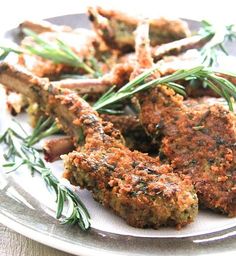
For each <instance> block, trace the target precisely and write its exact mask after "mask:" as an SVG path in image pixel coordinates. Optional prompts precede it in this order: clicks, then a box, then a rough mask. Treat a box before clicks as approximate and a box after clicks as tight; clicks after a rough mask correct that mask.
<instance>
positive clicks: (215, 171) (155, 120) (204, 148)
mask: <svg viewBox="0 0 236 256" xmlns="http://www.w3.org/2000/svg"><path fill="white" fill-rule="evenodd" d="M140 106H141V116H140V118H141V121H142V123H143V125H144V126H145V128H146V130H147V131H148V133H149V134H150V135H152V136H153V137H155V136H157V135H158V136H159V140H160V141H161V156H162V158H164V159H166V160H167V161H169V162H170V163H171V165H172V167H173V168H174V170H175V172H177V173H184V174H187V175H189V177H190V178H191V179H192V181H193V183H194V186H195V189H196V191H197V194H198V198H199V200H200V203H201V205H203V206H204V207H207V208H210V209H214V210H218V211H221V212H223V213H226V214H228V215H229V216H236V171H235V164H236V157H235V156H236V149H235V144H236V136H235V135H236V132H235V122H236V119H235V115H234V114H233V113H231V112H229V111H228V110H227V108H225V107H224V106H223V105H222V104H209V101H208V102H207V104H206V103H205V104H204V103H203V102H202V103H201V104H193V101H190V102H188V101H183V98H182V97H181V96H179V95H176V94H175V93H174V92H173V91H172V90H171V89H167V88H166V87H165V86H159V87H157V88H155V89H152V90H151V91H148V92H144V93H143V94H142V96H140ZM160 136H161V137H160ZM160 138H161V139H160Z"/></svg>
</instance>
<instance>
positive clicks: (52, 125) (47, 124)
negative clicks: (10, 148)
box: [25, 116, 60, 147]
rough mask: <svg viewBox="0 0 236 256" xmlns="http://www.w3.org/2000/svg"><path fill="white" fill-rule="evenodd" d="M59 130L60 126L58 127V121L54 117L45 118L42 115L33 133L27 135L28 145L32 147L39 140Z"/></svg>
mask: <svg viewBox="0 0 236 256" xmlns="http://www.w3.org/2000/svg"><path fill="white" fill-rule="evenodd" d="M58 132H60V128H59V127H58V125H57V123H56V122H55V121H54V119H53V118H51V117H48V118H45V117H43V116H41V117H40V118H39V120H38V122H37V124H36V126H35V128H34V130H33V132H32V134H31V135H30V136H28V137H26V139H25V141H26V142H27V145H28V146H29V147H30V146H33V145H34V144H36V143H37V142H39V141H40V140H42V139H44V138H46V137H48V136H51V135H53V134H56V133H58Z"/></svg>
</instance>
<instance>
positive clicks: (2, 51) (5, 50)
mask: <svg viewBox="0 0 236 256" xmlns="http://www.w3.org/2000/svg"><path fill="white" fill-rule="evenodd" d="M11 52H14V53H16V54H21V53H22V51H20V50H17V49H13V48H10V47H4V46H0V61H1V60H4V59H5V58H6V57H7V56H8V54H9V53H11Z"/></svg>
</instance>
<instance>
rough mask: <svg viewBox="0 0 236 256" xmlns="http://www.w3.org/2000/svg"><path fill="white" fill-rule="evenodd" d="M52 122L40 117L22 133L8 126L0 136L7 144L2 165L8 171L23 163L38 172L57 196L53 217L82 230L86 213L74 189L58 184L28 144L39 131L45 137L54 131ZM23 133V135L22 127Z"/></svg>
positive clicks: (87, 225)
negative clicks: (30, 131) (28, 131)
mask: <svg viewBox="0 0 236 256" xmlns="http://www.w3.org/2000/svg"><path fill="white" fill-rule="evenodd" d="M54 126H55V123H54V122H53V121H52V120H51V119H46V120H45V119H43V118H40V120H39V122H38V124H37V125H36V129H35V130H34V132H33V133H32V134H31V135H30V136H25V137H23V136H22V135H20V134H19V133H17V132H16V131H15V130H13V129H12V128H8V129H7V130H6V132H5V133H4V134H3V135H2V136H0V143H3V144H5V145H6V146H7V148H8V151H7V152H6V153H5V154H4V158H5V160H6V161H8V162H7V163H6V164H4V167H6V168H10V171H8V173H9V172H12V171H15V170H17V169H18V168H19V167H21V166H27V167H28V168H29V169H30V170H31V172H32V174H34V172H38V173H39V174H40V175H41V177H42V178H43V180H44V181H45V183H46V184H47V186H48V187H49V188H50V189H53V190H54V191H55V194H56V197H57V199H56V202H57V210H56V218H57V219H60V220H61V221H62V223H63V224H78V225H79V227H80V228H81V229H82V230H84V231H85V230H88V229H89V228H90V215H89V213H88V211H87V209H86V207H85V205H84V204H83V203H82V201H81V200H80V199H79V197H78V195H77V194H76V193H75V192H74V191H72V190H71V189H70V188H69V187H67V186H65V185H64V184H62V183H61V182H60V181H59V180H58V179H57V177H56V176H55V175H53V173H52V172H51V170H50V169H49V168H48V167H47V166H46V165H45V163H44V161H43V159H42V158H41V156H40V154H39V152H38V151H37V150H36V149H35V148H33V147H32V145H33V144H34V143H36V142H37V141H39V139H41V138H42V136H40V138H39V134H44V137H46V135H49V134H50V135H51V134H53V133H55V132H58V129H55V130H54ZM47 131H48V132H47ZM23 133H24V135H25V132H24V131H23ZM66 206H68V212H69V214H68V215H67V216H66V217H63V210H65V208H66Z"/></svg>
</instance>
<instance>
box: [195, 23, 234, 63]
mask: <svg viewBox="0 0 236 256" xmlns="http://www.w3.org/2000/svg"><path fill="white" fill-rule="evenodd" d="M201 24H202V27H201V29H200V30H199V34H200V35H202V36H209V35H211V36H212V38H211V40H210V41H209V42H208V43H207V44H206V45H205V46H203V47H202V48H201V50H200V54H201V56H202V64H203V65H205V66H208V67H210V66H216V65H218V64H219V63H218V55H219V51H221V52H223V53H224V54H225V55H228V52H227V50H226V48H225V43H226V42H232V41H233V40H235V39H236V32H235V29H234V25H233V24H230V25H226V26H222V27H221V28H219V27H214V26H213V25H212V24H210V23H209V22H207V21H205V20H204V21H202V23H201Z"/></svg>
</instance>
